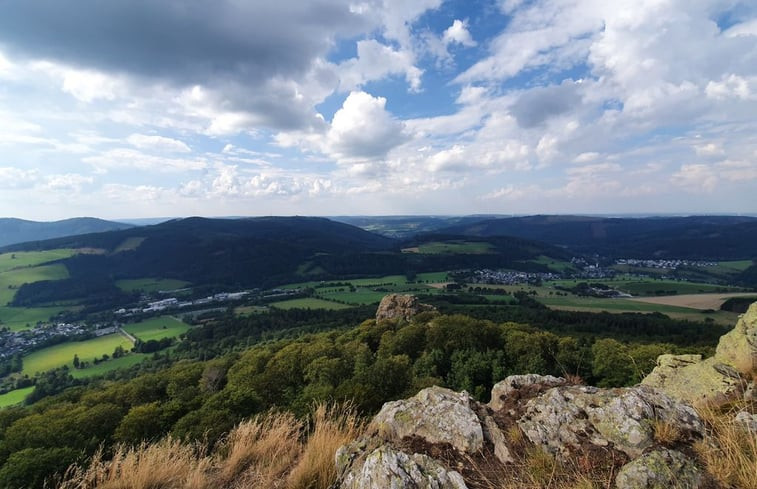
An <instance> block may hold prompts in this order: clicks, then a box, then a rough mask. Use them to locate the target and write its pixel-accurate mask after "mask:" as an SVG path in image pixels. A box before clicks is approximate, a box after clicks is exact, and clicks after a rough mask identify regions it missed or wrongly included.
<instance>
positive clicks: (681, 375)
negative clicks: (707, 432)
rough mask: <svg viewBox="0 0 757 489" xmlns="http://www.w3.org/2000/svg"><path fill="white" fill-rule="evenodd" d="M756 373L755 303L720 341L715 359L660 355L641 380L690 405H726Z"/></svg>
mask: <svg viewBox="0 0 757 489" xmlns="http://www.w3.org/2000/svg"><path fill="white" fill-rule="evenodd" d="M755 370H757V303H754V304H752V305H751V306H750V307H749V310H747V312H746V313H745V314H743V315H742V316H741V318H739V321H738V322H737V323H736V326H735V327H734V328H733V329H732V330H731V331H730V332H728V333H727V334H725V335H723V336H721V337H720V341H719V342H718V346H717V349H716V352H715V356H713V357H711V358H708V359H706V360H702V358H701V356H700V355H661V356H660V357H659V358H658V359H657V367H655V369H654V370H653V371H652V373H650V374H649V375H647V377H645V378H644V380H642V382H641V383H642V384H644V385H648V386H652V387H656V388H658V389H660V390H662V391H664V392H665V393H667V394H668V395H669V396H671V397H673V398H675V399H679V400H682V401H686V402H689V403H692V404H696V403H707V404H715V405H720V404H725V403H728V402H731V401H735V400H738V399H740V398H741V397H742V396H743V395H744V390H745V387H746V382H745V379H744V377H743V376H747V377H748V376H749V375H751V374H752V372H754V371H755Z"/></svg>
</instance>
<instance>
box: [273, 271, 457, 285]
mask: <svg viewBox="0 0 757 489" xmlns="http://www.w3.org/2000/svg"><path fill="white" fill-rule="evenodd" d="M446 281H447V272H424V273H419V274H417V275H416V277H415V279H414V280H413V282H422V283H426V282H428V283H437V282H446ZM345 283H346V284H352V285H354V286H355V287H380V286H387V285H407V283H408V280H407V276H405V275H386V276H384V277H366V278H355V279H349V280H347V279H345V280H333V281H329V282H323V281H321V282H318V281H310V282H297V283H294V284H287V285H282V286H281V287H279V288H280V289H302V288H305V287H313V288H330V287H344V286H343V285H336V284H345Z"/></svg>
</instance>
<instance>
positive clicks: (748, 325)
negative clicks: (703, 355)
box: [715, 302, 757, 375]
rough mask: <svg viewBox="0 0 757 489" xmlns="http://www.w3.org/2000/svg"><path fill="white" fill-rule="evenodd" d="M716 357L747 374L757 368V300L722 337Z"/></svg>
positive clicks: (719, 360)
mask: <svg viewBox="0 0 757 489" xmlns="http://www.w3.org/2000/svg"><path fill="white" fill-rule="evenodd" d="M715 358H716V359H717V361H718V362H720V363H725V364H727V365H730V366H732V367H734V368H735V369H736V370H738V371H739V372H741V373H742V374H745V375H749V374H751V373H752V372H754V371H755V370H757V302H755V303H754V304H752V305H751V306H749V309H748V310H747V312H746V313H744V314H743V315H742V316H741V317H740V318H739V320H738V322H737V323H736V326H735V327H734V328H733V329H732V330H731V331H729V332H728V333H726V334H724V335H723V336H721V337H720V341H718V346H717V348H716V349H715Z"/></svg>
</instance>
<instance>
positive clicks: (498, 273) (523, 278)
mask: <svg viewBox="0 0 757 489" xmlns="http://www.w3.org/2000/svg"><path fill="white" fill-rule="evenodd" d="M559 278H560V275H558V274H555V273H526V272H512V271H505V270H490V269H483V270H476V271H474V272H473V278H472V280H471V282H472V283H476V284H498V285H518V284H534V283H538V282H539V281H544V280H557V279H559Z"/></svg>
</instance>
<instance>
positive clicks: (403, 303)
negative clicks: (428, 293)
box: [376, 294, 436, 321]
mask: <svg viewBox="0 0 757 489" xmlns="http://www.w3.org/2000/svg"><path fill="white" fill-rule="evenodd" d="M432 311H436V308H435V307H434V306H431V305H429V304H422V303H421V302H420V301H419V300H418V298H417V297H416V296H414V295H412V294H389V295H387V296H385V297H384V298H383V299H381V303H379V306H378V309H377V310H376V321H381V320H385V319H405V320H409V319H410V318H412V317H413V316H417V315H418V314H420V313H422V312H432Z"/></svg>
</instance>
